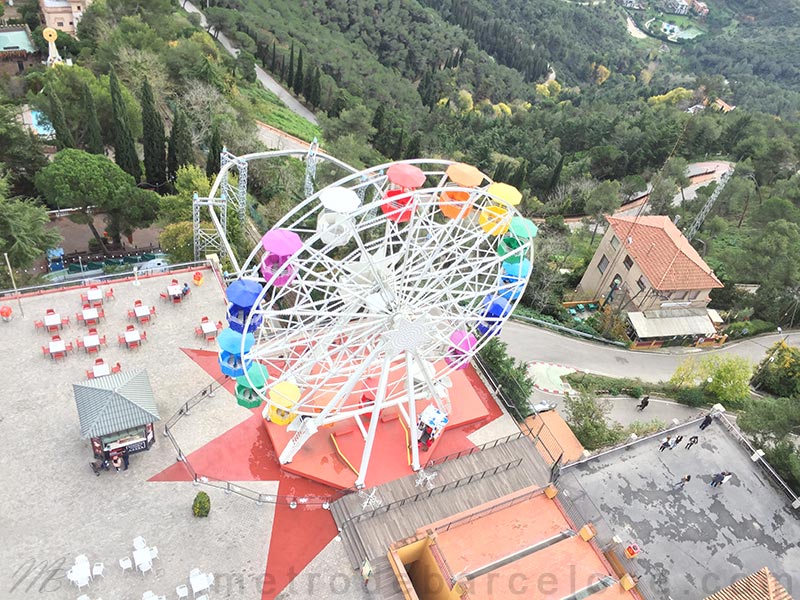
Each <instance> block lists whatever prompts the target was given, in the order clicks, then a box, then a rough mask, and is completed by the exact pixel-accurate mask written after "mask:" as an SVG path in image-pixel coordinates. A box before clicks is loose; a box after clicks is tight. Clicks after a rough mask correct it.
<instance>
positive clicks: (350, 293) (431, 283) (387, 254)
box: [238, 160, 533, 487]
mask: <svg viewBox="0 0 800 600" xmlns="http://www.w3.org/2000/svg"><path fill="white" fill-rule="evenodd" d="M403 162H405V163H408V164H413V165H415V166H417V167H420V168H422V170H423V171H424V172H425V174H426V175H427V178H426V184H423V185H425V186H426V187H423V188H421V189H416V190H403V191H400V192H399V195H395V196H394V197H392V198H389V199H387V198H386V196H385V192H386V191H387V189H388V188H390V187H392V186H391V184H390V182H389V181H388V179H387V175H386V170H387V168H388V167H390V166H391V165H392V164H395V163H387V164H384V165H380V166H377V167H373V168H370V169H366V170H364V171H360V172H355V173H353V174H350V175H347V176H345V177H344V178H342V179H340V180H339V181H337V182H335V183H334V184H332V185H331V186H328V188H325V189H323V190H320V191H318V192H316V193H314V194H312V195H310V196H309V197H308V198H307V199H306V200H305V201H303V202H301V203H300V204H299V205H298V206H296V207H295V208H294V209H293V210H291V211H290V212H289V213H288V214H287V215H286V216H284V217H283V218H282V219H281V220H280V221H279V222H278V223H277V224H276V225H275V228H276V229H277V228H280V229H288V230H291V231H293V232H295V233H297V234H298V235H299V236H300V238H301V239H302V241H303V246H302V248H301V249H300V250H299V251H297V252H296V253H294V255H292V256H291V257H290V258H289V259H288V260H287V261H286V262H285V263H283V264H282V265H281V266H280V267H279V268H278V269H277V270H276V271H275V272H274V273H273V274H272V280H274V278H275V277H279V276H281V275H287V274H290V273H291V279H290V280H289V282H288V283H286V284H285V285H283V286H275V285H265V286H264V287H263V289H262V293H261V295H260V297H259V300H258V302H257V303H256V305H255V306H256V308H255V309H254V310H253V311H252V312H251V313H250V314H249V316H248V318H247V321H246V323H245V327H246V328H249V326H250V325H251V323H252V322H253V320H254V319H262V323H261V325H260V326H258V327H257V328H256V330H255V332H254V333H255V338H256V342H255V344H254V345H253V346H252V348H250V349H249V351H246V352H245V350H244V341H243V345H242V349H241V351H242V354H243V355H244V357H245V360H251V361H257V362H260V363H262V364H264V365H266V366H267V367H268V368H269V370H270V371H271V372H273V373H274V372H279V373H280V376H279V377H278V378H276V379H272V380H270V381H269V383H268V384H267V386H266V387H265V388H263V389H261V390H259V389H258V388H257V387H256V386H253V387H254V388H255V389H256V392H257V393H258V394H259V395H261V396H262V398H263V399H264V400H265V402H266V405H265V408H264V415H265V417H268V415H269V414H270V407H271V402H270V390H271V389H272V388H273V387H274V386H275V385H276V384H278V383H280V382H284V381H289V382H291V383H292V384H294V385H296V386H297V387H298V388H299V389H300V390H301V397H300V400H299V401H298V402H297V403H296V404H295V405H294V406H293V407H292V409H291V414H292V415H293V416H294V417H295V419H294V421H293V422H292V423H291V425H290V426H289V428H290V429H291V430H293V431H294V432H295V434H294V437H293V438H292V440H291V441H290V442H289V444H288V445H287V446H286V448H285V449H284V450H283V452H282V453H281V456H280V462H281V463H282V464H286V463H289V462H291V460H292V458H293V457H294V455H295V454H296V453H297V451H299V450H300V448H301V447H302V445H303V444H304V443H305V442H306V441H307V440H308V439H309V438H310V437H311V436H313V435H314V433H316V431H317V430H318V428H319V427H322V426H325V425H332V424H334V423H337V422H341V421H345V420H348V419H353V420H354V422H355V423H356V425H357V426H358V429H359V430H360V432H361V434H362V435H363V437H364V450H363V453H362V456H361V462H360V468H359V469H358V471H357V473H358V475H357V479H356V486H357V487H363V485H364V481H365V478H366V475H367V469H368V466H369V461H370V457H371V454H372V450H373V445H374V443H375V435H376V430H377V425H378V422H379V419H380V415H381V412H382V411H384V410H387V409H395V410H397V411H398V413H399V415H398V416H399V418H401V419H402V421H403V422H404V424H405V426H407V427H408V431H409V432H415V431H416V429H417V406H416V405H417V402H418V401H421V400H430V401H431V402H432V403H433V404H434V405H435V406H436V407H437V408H438V409H439V410H441V411H442V412H444V413H445V414H447V413H450V401H449V396H448V391H447V388H448V387H449V385H450V381H449V377H448V375H449V374H450V373H452V372H453V371H454V370H455V369H456V368H458V367H459V366H462V365H463V363H466V362H468V361H469V360H470V358H471V356H472V354H474V353H475V352H477V350H478V349H480V347H482V346H483V345H484V344H486V343H487V342H488V340H489V339H490V337H491V333H492V332H497V331H499V327H500V326H501V325H502V323H503V322H504V321H505V319H506V318H507V316H508V314H510V312H511V310H512V309H513V307H514V306H515V305H516V303H517V302H518V300H519V294H518V293H517V294H516V295H515V293H513V292H514V291H516V292H521V290H522V289H524V286H525V284H526V283H527V277H528V274H527V273H525V275H524V277H522V278H518V279H516V280H514V279H513V278H512V279H511V283H509V280H508V279H506V280H505V281H504V280H503V276H504V275H505V276H508V274H507V273H504V270H503V263H504V262H506V261H508V260H509V258H516V259H517V260H522V259H523V258H526V259H528V260H530V261H532V259H533V244H532V241H531V240H530V239H524V238H518V239H517V242H518V244H519V245H518V247H517V248H516V249H514V250H511V251H510V252H507V253H505V254H504V255H502V256H501V255H500V254H499V253H498V252H497V246H498V243H499V241H500V239H501V238H502V237H503V235H497V231H492V230H491V228H489V229H488V230H487V228H482V227H481V226H480V225H479V222H478V218H479V215H480V213H481V209H482V208H484V207H487V206H500V207H502V208H503V209H505V211H506V215H505V216H504V217H503V220H504V223H505V225H507V224H508V222H510V220H511V218H512V217H514V216H519V215H518V213H517V212H516V210H515V209H514V208H513V207H512V206H510V205H509V204H507V203H506V202H505V201H504V200H503V199H501V198H498V197H495V196H493V195H491V194H490V193H488V192H487V190H486V187H487V186H482V187H479V188H466V187H461V186H458V185H455V184H454V183H453V182H451V181H449V178H448V177H447V175H446V173H445V169H446V168H447V167H448V166H449V165H452V164H454V163H452V162H451V161H443V160H413V161H403ZM485 179H486V181H487V182H490V180H489V179H488V178H485ZM430 182H432V183H430ZM332 187H336V188H346V189H350V190H353V191H354V192H355V193H357V194H358V195H359V196H361V197H363V196H364V195H365V194H364V193H365V191H366V192H367V193H368V194H369V195H370V196H371V197H369V198H367V200H368V202H367V203H365V204H362V205H361V206H359V207H358V208H357V209H355V210H354V211H352V212H350V213H348V214H346V215H343V216H341V218H340V220H339V223H338V224H339V225H341V226H342V228H343V231H344V232H345V233H343V234H342V236H340V239H337V240H334V241H331V238H330V236H328V237H327V238H326V239H327V240H328V241H327V242H326V241H323V234H322V232H320V231H318V229H317V220H318V219H319V217H320V215H321V214H323V213H324V212H325V209H324V207H323V206H322V203H321V202H320V196H321V195H322V194H324V193H325V190H326V189H329V188H332ZM444 191H446V192H448V193H454V192H458V193H462V194H468V195H469V197H470V203H471V207H472V211H471V214H470V215H469V216H467V214H466V213H468V212H469V211H468V210H467V209H462V213H461V214H460V215H459V216H460V217H461V218H454V219H450V218H443V217H442V215H441V212H440V211H439V202H440V199H441V196H442V192H444ZM451 197H452V196H451ZM407 200H408V201H412V202H413V203H414V207H415V208H414V210H413V212H412V213H411V217H410V220H409V221H408V222H403V223H397V222H394V221H392V220H390V219H388V218H387V216H386V215H385V214H384V213H383V211H382V210H381V205H386V204H389V203H390V202H392V201H394V202H398V201H407ZM504 229H505V227H503V230H504ZM505 235H506V236H509V235H511V236H513V235H514V234H512V233H510V232H509V233H506V234H505ZM345 237H346V238H348V239H347V242H346V243H345V242H344V241H343V240H344V238H345ZM264 256H265V251H264V250H263V249H262V248H261V247H260V246H257V247H256V248H255V249H254V250H253V251H252V252H251V254H250V255H249V256H248V257H247V259H246V260H245V261H244V262H243V265H242V267H241V269H239V272H238V275H239V277H245V278H248V279H251V278H252V279H256V280H258V281H259V282H261V283H262V284H263V283H266V282H265V279H264V276H263V275H262V274H261V272H260V270H259V267H260V265H261V263H262V261H263V258H264ZM507 292H512V293H511V294H509V295H508V296H509V299H508V307H507V309H506V310H504V311H503V312H502V314H500V315H499V316H492V317H487V316H486V314H485V313H486V310H487V303H486V299H487V298H494V297H496V296H497V295H498V294H503V293H507ZM479 324H482V325H483V326H484V327H488V328H489V329H490V332H489V333H487V334H486V335H483V336H481V335H480V334H479V333H478V331H477V327H478V325H479ZM454 331H462V332H468V333H470V334H474V335H475V337H476V338H477V344H476V345H475V346H474V347H471V348H470V349H469V351H468V352H465V353H463V355H459V359H458V360H455V361H454V360H452V359H453V355H452V345H453V344H452V341H451V340H450V338H449V336H450V334H452V333H453V332H454ZM445 357H448V358H449V359H450V361H449V362H447V361H445ZM248 379H249V378H248ZM251 383H252V382H251ZM359 394H361V401H355V402H354V397H356V398H357V397H358V395H359ZM364 415H368V416H369V426H368V429H367V428H366V427H365V426H364V422H363V421H362V417H363V416H364ZM410 446H411V448H410V451H411V466H412V468H413V469H414V470H415V471H416V470H419V468H420V462H419V452H418V446H417V443H416V438H415V437H413V438H411V439H410Z"/></svg>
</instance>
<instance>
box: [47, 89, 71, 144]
mask: <svg viewBox="0 0 800 600" xmlns="http://www.w3.org/2000/svg"><path fill="white" fill-rule="evenodd" d="M50 122H51V123H52V124H53V129H54V130H55V132H56V146H57V147H58V149H59V150H63V149H64V148H74V147H75V139H74V138H73V137H72V132H71V131H70V130H69V126H68V125H67V121H66V119H65V118H64V107H63V106H62V105H61V100H60V99H59V98H58V94H57V93H56V92H55V91H53V90H51V91H50Z"/></svg>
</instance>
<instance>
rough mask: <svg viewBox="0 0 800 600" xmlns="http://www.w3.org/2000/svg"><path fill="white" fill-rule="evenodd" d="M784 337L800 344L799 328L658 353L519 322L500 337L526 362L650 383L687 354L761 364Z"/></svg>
mask: <svg viewBox="0 0 800 600" xmlns="http://www.w3.org/2000/svg"><path fill="white" fill-rule="evenodd" d="M781 337H784V338H785V339H786V341H787V342H788V343H790V344H793V345H795V346H797V345H800V332H798V331H793V332H788V333H787V332H784V333H783V335H782V336H781V335H778V334H777V333H775V334H769V335H764V336H759V337H755V338H750V339H746V340H742V341H739V342H731V343H729V344H726V345H724V346H723V347H722V348H715V349H708V350H705V349H704V350H700V349H694V348H672V349H667V350H663V351H658V352H645V351H634V350H626V349H623V348H616V347H613V346H606V345H604V344H600V343H597V342H591V341H587V340H582V339H578V338H573V337H569V336H564V335H561V334H558V333H555V332H553V331H550V330H547V329H542V328H540V327H534V326H531V325H526V324H523V323H519V322H517V321H508V322H507V323H506V324H505V325H504V326H503V331H502V333H501V334H500V339H501V340H503V341H504V342H506V343H507V344H508V352H509V354H511V355H512V356H514V357H515V358H517V359H519V360H522V361H524V362H526V363H527V362H531V361H542V362H548V363H555V364H561V365H565V366H568V367H573V368H575V369H580V370H582V371H588V372H590V373H598V374H601V375H609V376H611V377H639V378H640V379H642V380H644V381H650V382H658V381H666V380H668V379H669V378H670V377H671V376H672V374H673V373H674V371H675V369H676V367H677V366H678V365H679V364H680V363H681V362H682V361H684V360H685V359H686V358H687V357H688V356H699V355H703V356H706V355H709V354H721V355H725V356H742V357H744V358H746V359H748V360H750V361H751V362H753V363H758V362H759V361H761V360H762V359H763V358H764V355H765V354H766V352H767V349H768V348H769V347H770V346H771V345H772V344H774V343H775V342H777V341H778V340H779V339H781Z"/></svg>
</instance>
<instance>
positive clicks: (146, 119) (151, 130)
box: [142, 77, 167, 191]
mask: <svg viewBox="0 0 800 600" xmlns="http://www.w3.org/2000/svg"><path fill="white" fill-rule="evenodd" d="M142 134H143V135H142V142H143V144H144V172H145V177H146V179H147V183H149V184H150V185H152V186H153V187H154V188H156V189H158V190H160V191H162V190H161V186H162V185H164V183H165V182H166V181H167V164H166V158H165V156H164V154H165V152H164V151H165V148H166V141H167V140H166V137H165V135H164V122H163V121H162V120H161V115H160V114H158V111H157V110H156V103H155V101H154V100H153V88H152V87H150V82H149V81H147V78H146V77H145V79H144V81H143V82H142Z"/></svg>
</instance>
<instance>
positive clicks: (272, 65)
mask: <svg viewBox="0 0 800 600" xmlns="http://www.w3.org/2000/svg"><path fill="white" fill-rule="evenodd" d="M277 66H278V63H277V57H276V55H275V41H274V40H273V41H272V60H270V62H269V72H270V73H273V74H274V73H275V67H277Z"/></svg>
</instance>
